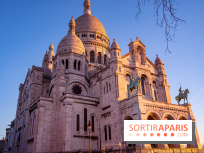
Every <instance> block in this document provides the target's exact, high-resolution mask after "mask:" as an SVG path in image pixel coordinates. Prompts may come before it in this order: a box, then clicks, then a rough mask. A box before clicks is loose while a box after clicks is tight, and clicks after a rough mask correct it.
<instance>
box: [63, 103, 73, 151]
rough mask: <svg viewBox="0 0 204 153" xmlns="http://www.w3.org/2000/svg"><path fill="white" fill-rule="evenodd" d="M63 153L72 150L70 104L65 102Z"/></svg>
mask: <svg viewBox="0 0 204 153" xmlns="http://www.w3.org/2000/svg"><path fill="white" fill-rule="evenodd" d="M64 104H65V112H64V113H65V143H64V149H65V151H71V150H73V148H72V138H73V136H72V103H71V102H69V101H68V100H65V103H64Z"/></svg>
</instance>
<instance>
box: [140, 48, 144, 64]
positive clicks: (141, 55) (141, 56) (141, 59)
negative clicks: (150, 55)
mask: <svg viewBox="0 0 204 153" xmlns="http://www.w3.org/2000/svg"><path fill="white" fill-rule="evenodd" d="M140 61H141V64H142V65H144V62H143V54H142V50H141V51H140Z"/></svg>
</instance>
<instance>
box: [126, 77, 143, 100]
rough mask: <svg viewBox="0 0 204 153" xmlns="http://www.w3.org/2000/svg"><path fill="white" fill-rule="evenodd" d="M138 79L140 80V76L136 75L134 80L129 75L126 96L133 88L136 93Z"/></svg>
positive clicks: (138, 83)
mask: <svg viewBox="0 0 204 153" xmlns="http://www.w3.org/2000/svg"><path fill="white" fill-rule="evenodd" d="M140 81H141V78H140V77H137V79H136V80H134V79H133V77H131V80H130V84H129V85H127V90H128V98H129V97H130V95H131V92H132V91H133V89H136V93H138V90H139V85H140Z"/></svg>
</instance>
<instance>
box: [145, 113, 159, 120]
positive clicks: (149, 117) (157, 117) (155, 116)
mask: <svg viewBox="0 0 204 153" xmlns="http://www.w3.org/2000/svg"><path fill="white" fill-rule="evenodd" d="M147 120H160V118H159V116H158V115H157V114H156V113H150V114H149V115H148V116H147Z"/></svg>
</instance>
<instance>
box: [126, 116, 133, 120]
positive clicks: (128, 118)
mask: <svg viewBox="0 0 204 153" xmlns="http://www.w3.org/2000/svg"><path fill="white" fill-rule="evenodd" d="M125 120H133V118H132V117H131V116H127V117H126V118H125Z"/></svg>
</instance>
